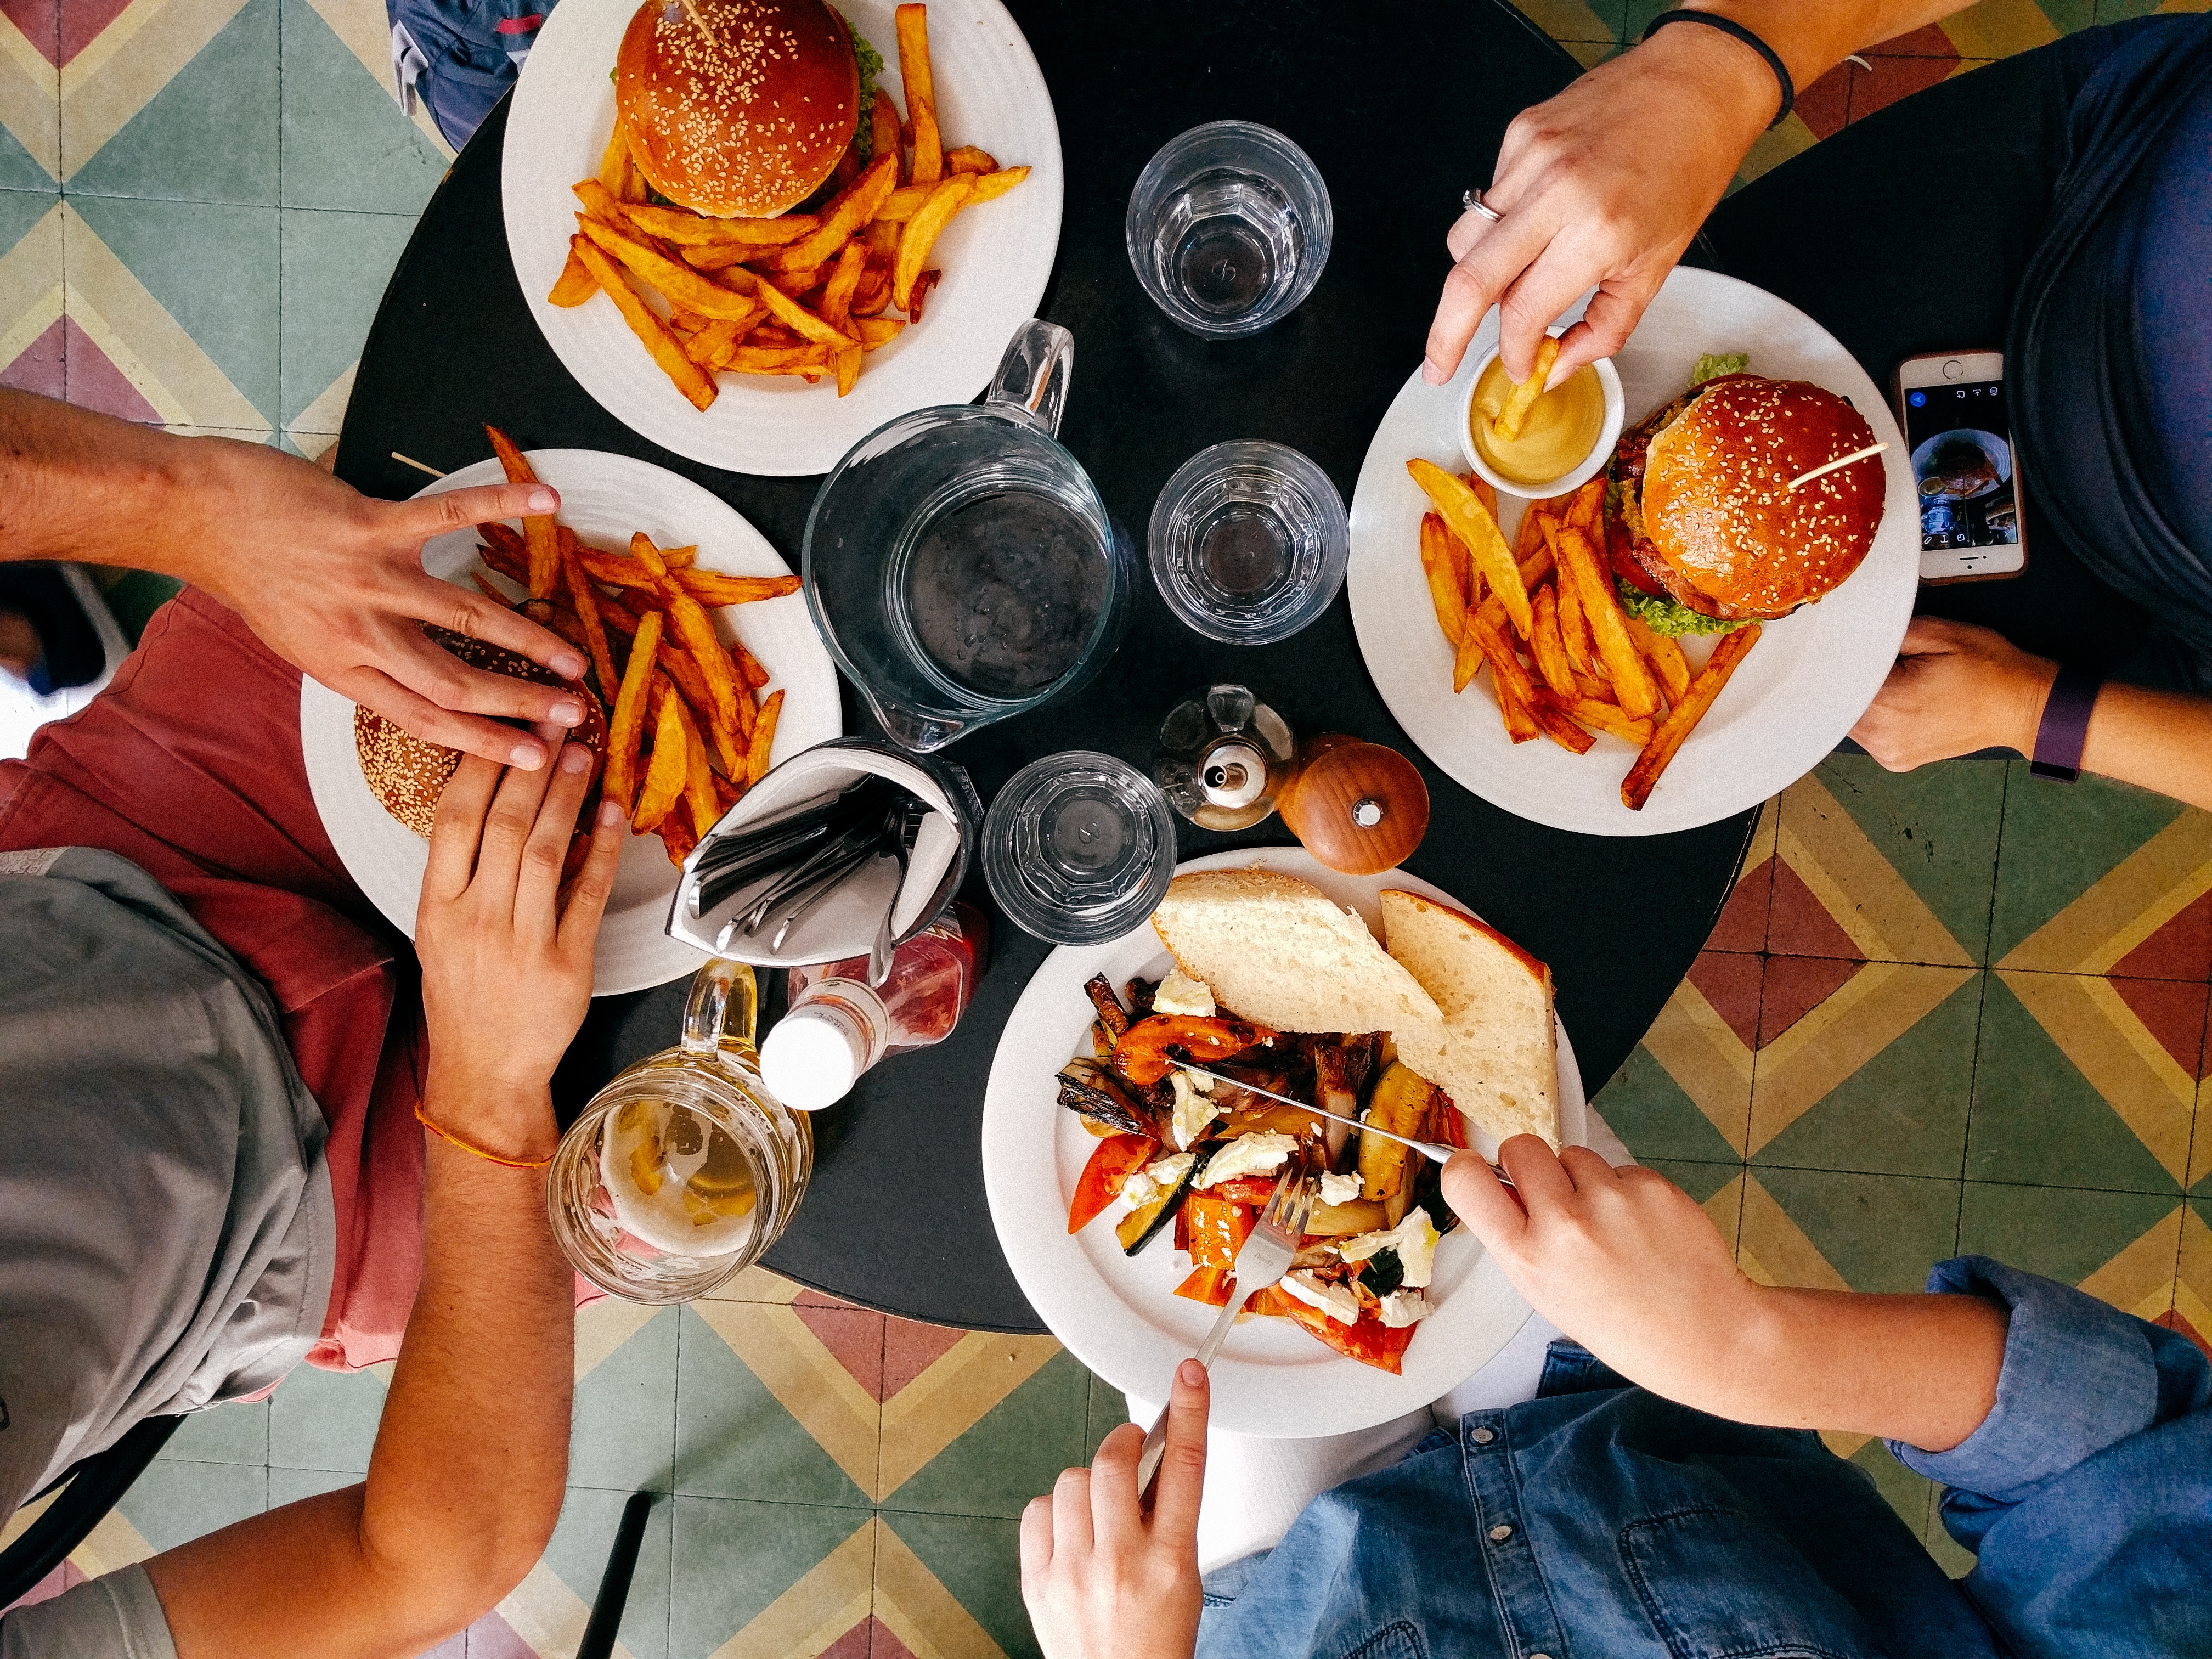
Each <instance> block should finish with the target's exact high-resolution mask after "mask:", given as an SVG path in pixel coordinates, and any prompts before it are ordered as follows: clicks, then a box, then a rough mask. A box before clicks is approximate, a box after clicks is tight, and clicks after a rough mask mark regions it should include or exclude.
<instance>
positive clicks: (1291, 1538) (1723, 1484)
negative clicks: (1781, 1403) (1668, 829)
mask: <svg viewBox="0 0 2212 1659" xmlns="http://www.w3.org/2000/svg"><path fill="white" fill-rule="evenodd" d="M1928 1288H1929V1290H1930V1291H1961V1292H1965V1293H1967V1294H1972V1295H1979V1296H1985V1297H1989V1298H1990V1299H1991V1300H1993V1301H1997V1302H2001V1303H2003V1304H2006V1305H2007V1306H2008V1307H2009V1308H2010V1310H2011V1327H2010V1330H2009V1332H2008V1335H2007V1338H2006V1342H2005V1355H2004V1365H2003V1370H2002V1373H2001V1374H2000V1376H1999V1378H1998V1382H1997V1398H1996V1406H1995V1407H1994V1408H1993V1409H1992V1410H1991V1411H1990V1414H1989V1416H1988V1418H1987V1419H1984V1422H1983V1423H1982V1425H1981V1426H1980V1427H1979V1428H1978V1429H1977V1430H1976V1431H1974V1433H1973V1434H1972V1435H1971V1436H1970V1437H1967V1439H1966V1440H1965V1441H1964V1442H1962V1443H1960V1444H1959V1445H1958V1446H1956V1447H1954V1448H1953V1449H1951V1450H1949V1451H1948V1452H1942V1453H1930V1452H1923V1451H1919V1450H1916V1449H1913V1448H1911V1447H1907V1446H1900V1445H1898V1444H1896V1443H1892V1444H1891V1447H1890V1449H1891V1451H1892V1452H1893V1453H1894V1454H1895V1455H1897V1456H1898V1458H1899V1460H1900V1461H1901V1462H1904V1463H1905V1465H1906V1466H1907V1467H1908V1468H1913V1469H1917V1470H1918V1471H1919V1472H1920V1473H1921V1474H1924V1475H1926V1476H1928V1477H1929V1479H1930V1480H1936V1481H1938V1482H1940V1483H1941V1484H1942V1485H1943V1486H1945V1487H1947V1488H1948V1491H1947V1492H1945V1494H1944V1497H1943V1500H1942V1516H1943V1522H1944V1525H1945V1526H1946V1527H1947V1528H1948V1529H1949V1531H1950V1533H1951V1535H1952V1536H1953V1537H1954V1538H1956V1539H1957V1540H1958V1541H1960V1543H1961V1544H1964V1545H1966V1547H1968V1548H1970V1549H1975V1550H1977V1551H1978V1565H1976V1566H1975V1568H1974V1570H1973V1571H1972V1573H1970V1574H1969V1575H1968V1576H1967V1577H1966V1578H1964V1579H1961V1580H1960V1581H1959V1582H1957V1583H1953V1582H1952V1581H1951V1580H1950V1579H1949V1578H1948V1577H1945V1575H1944V1573H1943V1571H1942V1569H1941V1568H1939V1567H1938V1566H1937V1565H1936V1563H1935V1561H1934V1560H1933V1559H1931V1558H1930V1557H1929V1554H1928V1553H1927V1552H1926V1551H1925V1550H1924V1549H1923V1548H1922V1547H1921V1545H1920V1541H1919V1540H1918V1539H1917V1538H1916V1537H1915V1536H1914V1535H1913V1534H1912V1533H1911V1530H1910V1529H1908V1528H1906V1526H1905V1523H1904V1522H1902V1521H1901V1520H1899V1517H1898V1516H1897V1513H1896V1511H1895V1510H1893V1509H1891V1508H1890V1506H1889V1504H1887V1501H1885V1500H1884V1499H1883V1498H1882V1497H1881V1495H1880V1493H1878V1492H1876V1491H1875V1486H1874V1482H1873V1481H1872V1480H1870V1479H1869V1477H1868V1476H1867V1474H1865V1473H1864V1472H1863V1471H1862V1470H1860V1469H1858V1468H1854V1467H1853V1466H1852V1465H1850V1464H1849V1463H1846V1462H1843V1461H1842V1460H1841V1459H1839V1458H1838V1457H1836V1456H1834V1455H1832V1454H1831V1453H1830V1452H1829V1451H1828V1450H1827V1449H1826V1447H1825V1446H1823V1445H1822V1444H1821V1443H1820V1439H1819V1437H1817V1436H1815V1435H1813V1434H1811V1433H1808V1432H1803V1431H1793V1430H1781V1429H1758V1428H1748V1427H1746V1426H1744V1425H1741V1424H1735V1423H1729V1422H1725V1421H1723V1420H1722V1419H1718V1418H1713V1417H1708V1416H1706V1415H1705V1414H1704V1413H1700V1412H1693V1411H1690V1410H1687V1409H1686V1408H1684V1407H1680V1406H1676V1405H1674V1404H1672V1403H1671V1402H1669V1401H1665V1400H1662V1399H1660V1398H1659V1397H1658V1396H1657V1395H1651V1394H1647V1393H1646V1392H1644V1390H1643V1389H1637V1388H1632V1387H1629V1386H1628V1385H1626V1383H1623V1382H1622V1381H1621V1379H1620V1378H1619V1377H1617V1376H1613V1374H1612V1373H1611V1372H1609V1371H1607V1370H1606V1369H1605V1368H1604V1367H1603V1366H1601V1365H1600V1364H1598V1363H1597V1362H1596V1361H1595V1360H1594V1359H1592V1358H1590V1357H1589V1355H1588V1354H1586V1353H1583V1352H1582V1351H1581V1350H1579V1349H1576V1348H1571V1347H1570V1346H1568V1345H1565V1344H1556V1345H1554V1356H1553V1363H1552V1364H1550V1365H1548V1366H1547V1369H1546V1372H1545V1377H1544V1383H1543V1386H1542V1389H1541V1390H1540V1392H1539V1394H1538V1397H1537V1398H1536V1399H1534V1400H1533V1401H1528V1403H1526V1404H1524V1405H1519V1406H1514V1407H1508V1408H1507V1409H1505V1410H1504V1411H1494V1412H1474V1413H1468V1415H1467V1416H1466V1417H1463V1418H1462V1419H1460V1422H1459V1424H1458V1425H1457V1429H1456V1431H1438V1432H1437V1433H1436V1434H1434V1435H1432V1436H1431V1437H1429V1438H1428V1439H1427V1440H1425V1441H1424V1442H1423V1443H1421V1444H1420V1445H1419V1446H1417V1447H1415V1448H1414V1449H1413V1452H1412V1453H1410V1454H1409V1455H1407V1458H1406V1459H1405V1460H1404V1461H1403V1462H1401V1463H1399V1464H1397V1465H1395V1467H1393V1468H1389V1469H1384V1470H1382V1471H1380V1472H1378V1473H1376V1474H1370V1475H1368V1476H1365V1477H1364V1478H1363V1479H1361V1480H1354V1481H1351V1482H1348V1483H1346V1485H1344V1486H1340V1487H1338V1488H1336V1489H1335V1490H1334V1492H1327V1493H1324V1494H1323V1495H1322V1497H1320V1498H1316V1500H1315V1501H1314V1502H1313V1503H1312V1504H1310V1505H1308V1506H1307V1508H1306V1510H1305V1512H1304V1514H1302V1515H1301V1516H1299V1517H1298V1519H1297V1523H1296V1524H1295V1525H1294V1526H1293V1527H1292V1528H1291V1531H1290V1533H1289V1534H1288V1535H1287V1536H1286V1537H1285V1539H1284V1540H1283V1541H1282V1543H1281V1544H1280V1545H1279V1547H1277V1548H1275V1549H1274V1550H1273V1551H1272V1552H1270V1553H1265V1554H1262V1555H1259V1556H1254V1557H1250V1558H1248V1559H1245V1560H1243V1561H1240V1562H1237V1563H1235V1564H1234V1565H1231V1566H1229V1567H1227V1568H1225V1569H1223V1570H1222V1571H1220V1572H1218V1573H1215V1574H1213V1575H1212V1577H1209V1579H1208V1580H1207V1583H1206V1589H1207V1608H1206V1613H1205V1616H1204V1620H1203V1622H1202V1624H1201V1626H1200V1632H1199V1644H1198V1650H1199V1652H1200V1655H1202V1656H1206V1659H1227V1656H1232V1655H1234V1656H1250V1659H1285V1656H1290V1655H1296V1654H1314V1655H1328V1656H1330V1659H1426V1656H1436V1659H1444V1656H1452V1659H1461V1656H1467V1659H1474V1656H1492V1655H1496V1656H1511V1659H1538V1656H1546V1659H1569V1656H1593V1659H1594V1656H1604V1659H1644V1656H1650V1659H1741V1656H1763V1655H1797V1654H1805V1655H1816V1656H1822V1659H1861V1656H1867V1659H1873V1656H1887V1655H1905V1654H1941V1655H1942V1656H1945V1659H1964V1656H1984V1655H1986V1656H1996V1655H2000V1654H2021V1655H2031V1656H2045V1655H2048V1656H2051V1659H2059V1656H2064V1659H2108V1656H2109V1659H2119V1656H2128V1659H2142V1656H2154V1655H2160V1656H2162V1655H2172V1656H2175V1659H2203V1656H2206V1655H2208V1654H2212V1364H2208V1362H2207V1361H2206V1359H2205V1357H2204V1355H2203V1353H2202V1352H2200V1351H2199V1350H2198V1349H2197V1347H2196V1346H2193V1345H2192V1344H2191V1343H2190V1342H2189V1341H2188V1340H2187V1339H2186V1338H2185V1337H2182V1336H2180V1335H2179V1334H2176V1333H2174V1332H2172V1331H2167V1330H2163V1329H2161V1328H2159V1327H2157V1326H2155V1325H2151V1324H2148V1323H2146V1322H2143V1321H2142V1320H2139V1319H2136V1318H2132V1317H2130V1316H2128V1315H2126V1314H2123V1313H2120V1312H2118V1310H2115V1309H2112V1308H2111V1307H2108V1306H2107V1305H2106V1304H2104V1303H2102V1302H2100V1301H2098V1300H2096V1299H2095V1298H2094V1297H2089V1296H2086V1295H2084V1294H2082V1293H2081V1291H2075V1290H2070V1289H2069V1288H2067V1287H2066V1286H2064V1285H2056V1284H2053V1283H2051V1281H2050V1280H2048V1279H2038V1278H2036V1277H2034V1276H2033V1274H2029V1273H2019V1272H2016V1271H2015V1270H2014V1269H2012V1268H2009V1267H2004V1266H2002V1264H2000V1263H1998V1262H1995V1261H1989V1260H1987V1259H1986V1258H1984V1257H1981V1256H1962V1257H1960V1258H1959V1259H1957V1260H1955V1261H1947V1262H1945V1263H1943V1264H1942V1265H1941V1266H1940V1267H1937V1268H1936V1270H1935V1272H1934V1273H1932V1274H1931V1275H1930V1276H1929V1281H1928Z"/></svg>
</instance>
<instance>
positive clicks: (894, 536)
mask: <svg viewBox="0 0 2212 1659" xmlns="http://www.w3.org/2000/svg"><path fill="white" fill-rule="evenodd" d="M1074 351H1075V342H1074V338H1073V336H1071V335H1070V334H1069V333H1068V331H1066V329H1064V328H1060V327H1057V326H1055V325H1053V324H1051V323H1045V322H1038V321H1035V320H1032V321H1030V322H1027V323H1024V324H1023V325H1022V326H1021V328H1020V330H1019V331H1018V332H1017V333H1016V334H1015V336H1014V338H1013V341H1012V343H1011V344H1010V345H1008V346H1007V348H1006V356H1005V358H1004V359H1003V360H1002V361H1001V362H1000V365H999V373H998V375H997V378H996V379H995V380H994V382H993V384H992V386H991V389H990V392H989V393H988V395H987V397H986V398H985V399H984V402H983V404H982V406H981V408H976V407H973V406H970V405H966V404H962V405H957V406H947V407H944V408H938V409H923V410H915V412H914V413H913V414H910V415H902V416H899V417H898V418H897V419H896V420H895V421H891V422H889V423H887V424H885V425H884V426H881V427H878V428H877V429H876V430H875V431H874V432H872V433H871V434H869V435H868V436H866V437H865V438H863V439H862V440H860V442H859V443H858V444H855V445H854V447H853V448H852V449H851V450H850V451H849V452H848V453H847V454H846V456H845V458H844V459H842V460H841V461H840V462H838V463H837V466H836V470H835V471H832V472H831V473H830V474H829V477H828V478H827V479H826V480H824V482H823V485H822V489H821V493H820V494H818V495H816V497H815V498H814V507H813V510H812V511H811V513H809V514H808V515H807V520H806V540H805V551H804V554H803V556H802V563H803V567H804V570H805V588H806V603H807V605H808V607H809V609H810V610H811V611H812V612H813V616H814V623H815V626H816V627H817V629H820V630H821V633H822V637H823V641H824V642H825V643H826V644H827V645H828V646H829V650H830V653H831V654H832V655H834V656H835V657H836V659H837V665H838V666H839V667H840V668H842V669H843V670H844V671H845V674H846V677H847V678H849V679H850V680H852V682H853V683H854V685H856V686H858V687H859V688H860V693H861V695H862V696H865V697H866V698H867V700H868V704H869V707H870V708H872V709H874V710H875V713H876V717H877V718H878V720H881V721H882V722H883V726H884V731H886V732H889V733H890V736H891V738H893V740H894V741H896V742H897V743H899V744H902V745H904V746H905V747H906V748H908V749H910V750H914V751H915V753H917V754H926V753H927V752H929V751H930V750H936V749H941V748H943V747H944V746H945V744H948V743H951V741H953V739H954V738H958V737H959V736H961V735H962V734H963V732H969V731H971V730H973V729H974V728H975V727H976V726H981V725H983V724H985V723H986V722H987V721H990V720H1004V719H1006V717H1007V716H1008V715H1010V714H1021V713H1022V712H1024V710H1026V709H1030V708H1035V707H1036V705H1037V704H1039V703H1041V702H1044V701H1045V700H1046V699H1047V698H1048V697H1054V696H1061V695H1063V694H1065V693H1066V692H1067V691H1070V690H1073V689H1074V688H1076V687H1078V686H1079V685H1081V684H1084V683H1085V681H1087V680H1088V679H1089V678H1091V676H1092V675H1093V674H1095V673H1097V671H1098V669H1099V668H1100V666H1101V665H1103V663H1104V662H1105V660H1106V659H1107V658H1108V657H1109V656H1111V655H1112V654H1113V651H1114V647H1115V644H1116V643H1117V642H1118V641H1119V638H1120V635H1121V629H1123V627H1124V626H1126V624H1127V620H1128V615H1129V610H1130V602H1131V596H1132V594H1133V590H1134V588H1135V586H1136V583H1137V580H1138V573H1137V563H1136V555H1135V552H1134V550H1133V549H1131V548H1129V547H1127V545H1125V544H1124V543H1123V542H1122V540H1121V538H1120V537H1118V536H1117V535H1116V534H1115V531H1114V526H1113V523H1112V520H1110V519H1109V516H1108V514H1107V511H1106V503H1105V501H1103V499H1102V498H1101V497H1100V495H1099V494H1098V490H1097V486H1096V485H1095V484H1093V483H1091V477H1090V475H1089V474H1088V473H1086V472H1085V471H1084V470H1083V468H1082V467H1081V466H1080V465H1078V463H1077V461H1076V459H1075V458H1074V457H1073V455H1071V454H1069V453H1067V451H1066V450H1065V449H1063V448H1061V447H1060V443H1059V441H1058V440H1057V439H1056V438H1054V433H1055V432H1057V431H1058V430H1059V427H1060V409H1061V407H1062V405H1063V404H1064V403H1065V401H1066V396H1067V384H1068V376H1069V374H1070V373H1071V370H1072V368H1073V360H1074Z"/></svg>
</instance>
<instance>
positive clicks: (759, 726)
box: [745, 691, 783, 789]
mask: <svg viewBox="0 0 2212 1659" xmlns="http://www.w3.org/2000/svg"><path fill="white" fill-rule="evenodd" d="M782 713H783V693H782V692H781V691H775V692H771V693H770V694H769V700H768V701H767V702H764V703H763V704H762V705H761V711H760V719H759V720H757V721H756V722H755V723H754V726H753V741H752V747H751V749H750V750H749V751H748V753H747V754H746V756H745V787H746V788H748V789H750V788H751V787H753V785H755V784H757V783H758V782H759V781H761V780H762V779H763V778H764V777H766V776H767V775H768V766H769V756H770V755H771V754H772V753H774V752H775V722H776V717H777V716H778V715H780V714H782Z"/></svg>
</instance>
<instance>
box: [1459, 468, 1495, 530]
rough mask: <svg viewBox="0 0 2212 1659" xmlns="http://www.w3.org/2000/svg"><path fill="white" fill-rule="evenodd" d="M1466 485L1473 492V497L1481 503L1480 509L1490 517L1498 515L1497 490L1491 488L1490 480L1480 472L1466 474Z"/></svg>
mask: <svg viewBox="0 0 2212 1659" xmlns="http://www.w3.org/2000/svg"><path fill="white" fill-rule="evenodd" d="M1467 487H1468V489H1472V490H1473V491H1474V499H1475V500H1477V501H1480V502H1481V503H1482V510H1483V511H1484V512H1486V513H1488V514H1490V516H1491V517H1492V519H1495V518H1497V516H1498V492H1497V491H1496V490H1495V489H1492V488H1491V484H1490V480H1489V479H1487V478H1486V477H1483V476H1482V475H1481V474H1480V472H1470V473H1468V475H1467Z"/></svg>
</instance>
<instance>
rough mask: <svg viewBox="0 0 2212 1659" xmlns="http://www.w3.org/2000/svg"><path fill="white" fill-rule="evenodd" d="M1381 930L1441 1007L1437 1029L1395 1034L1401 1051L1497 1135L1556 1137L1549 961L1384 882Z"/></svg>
mask: <svg viewBox="0 0 2212 1659" xmlns="http://www.w3.org/2000/svg"><path fill="white" fill-rule="evenodd" d="M1383 940H1384V942H1385V944H1386V945H1388V946H1389V951H1390V954H1391V955H1392V956H1393V957H1395V958H1396V959H1397V960H1398V961H1399V962H1401V963H1403V964H1404V965H1405V966H1406V968H1407V969H1408V970H1410V971H1411V972H1412V974H1413V977H1414V978H1415V979H1416V980H1418V981H1420V984H1421V988H1422V989H1423V990H1425V991H1426V992H1427V993H1428V994H1429V995H1430V996H1431V998H1432V999H1433V1000H1435V1002H1436V1005H1437V1008H1438V1009H1439V1010H1441V1011H1442V1012H1443V1027H1442V1028H1441V1031H1440V1032H1438V1033H1437V1035H1435V1036H1431V1034H1430V1031H1429V1030H1415V1031H1413V1032H1410V1033H1408V1032H1402V1031H1401V1032H1400V1033H1399V1034H1398V1057H1399V1058H1400V1059H1401V1060H1404V1061H1405V1062H1406V1064H1407V1065H1408V1066H1412V1067H1413V1069H1414V1070H1415V1071H1416V1072H1418V1073H1420V1074H1421V1075H1422V1076H1423V1077H1425V1078H1426V1079H1429V1081H1430V1082H1431V1083H1433V1084H1435V1085H1437V1087H1438V1088H1440V1089H1442V1090H1443V1091H1444V1092H1445V1093H1446V1094H1448V1095H1449V1096H1450V1097H1452V1102H1453V1103H1454V1104H1455V1105H1456V1106H1457V1107H1458V1108H1459V1109H1460V1110H1461V1111H1462V1112H1464V1113H1466V1114H1467V1115H1468V1117H1470V1118H1472V1119H1473V1120H1474V1122H1475V1123H1476V1124H1477V1125H1478V1126H1479V1127H1481V1128H1483V1129H1485V1130H1486V1131H1488V1132H1489V1133H1492V1134H1494V1135H1496V1136H1497V1137H1498V1139H1501V1140H1502V1139H1504V1138H1505V1137H1506V1136H1508V1135H1519V1134H1533V1135H1541V1136H1543V1137H1544V1139H1546V1140H1547V1141H1549V1142H1550V1143H1551V1144H1552V1145H1553V1146H1558V1145H1559V1054H1558V1045H1557V1042H1556V1041H1555V1036H1554V1033H1555V1030H1556V1028H1555V1027H1554V1026H1553V1023H1552V970H1551V969H1548V968H1547V967H1546V966H1545V965H1544V964H1543V963H1541V962H1539V961H1537V960H1536V958H1535V957H1532V956H1530V955H1529V954H1528V952H1527V951H1523V950H1522V948H1521V947H1520V946H1519V945H1516V944H1514V943H1513V941H1512V940H1510V939H1507V938H1506V937H1505V936H1504V934H1503V933H1499V932H1498V931H1497V929H1495V928H1493V927H1486V926H1484V925H1483V924H1482V923H1481V922H1479V921H1476V920H1475V919H1474V917H1472V916H1469V915H1463V914H1462V913H1461V912H1460V911H1457V910H1454V909H1450V908H1447V907H1445V906H1443V905H1441V904H1433V903H1431V902H1429V901H1428V900H1427V899H1425V898H1419V897H1417V896H1415V895H1413V894H1412V893H1405V892H1399V891H1397V890H1393V889H1385V890H1384V891H1383Z"/></svg>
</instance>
